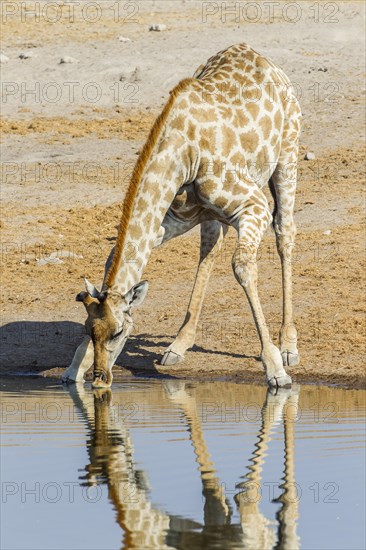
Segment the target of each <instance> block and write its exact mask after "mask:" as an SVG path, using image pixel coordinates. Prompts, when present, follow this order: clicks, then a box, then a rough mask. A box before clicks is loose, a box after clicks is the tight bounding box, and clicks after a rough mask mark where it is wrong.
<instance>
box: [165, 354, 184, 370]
mask: <svg viewBox="0 0 366 550" xmlns="http://www.w3.org/2000/svg"><path fill="white" fill-rule="evenodd" d="M182 361H184V357H183V356H182V355H179V353H175V351H172V350H168V351H166V352H165V353H164V355H163V357H162V358H161V361H160V365H164V366H166V367H170V366H171V365H176V364H177V363H182Z"/></svg>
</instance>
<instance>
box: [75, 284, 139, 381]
mask: <svg viewBox="0 0 366 550" xmlns="http://www.w3.org/2000/svg"><path fill="white" fill-rule="evenodd" d="M85 286H86V291H84V292H80V293H79V294H78V295H77V296H76V300H77V301H78V302H83V304H84V306H85V309H86V311H87V314H88V317H87V319H86V322H85V327H86V331H87V333H88V334H89V336H90V337H91V339H92V341H93V345H94V380H93V387H94V388H106V387H109V386H110V385H111V384H112V367H113V365H114V362H115V360H116V359H117V357H118V355H119V354H120V353H121V351H122V349H123V346H124V345H125V343H126V341H127V338H128V337H129V335H130V333H131V331H132V327H133V321H132V317H131V310H132V308H133V307H136V306H138V305H140V304H141V303H142V302H143V300H144V298H145V296H146V293H147V289H148V283H147V281H141V282H140V283H138V284H137V285H135V286H133V287H132V288H131V289H130V290H129V291H128V292H127V293H126V294H125V295H122V294H120V293H119V292H117V291H115V290H113V289H108V290H105V291H98V290H97V288H96V287H95V286H94V285H92V284H91V283H90V282H89V281H88V280H87V279H85Z"/></svg>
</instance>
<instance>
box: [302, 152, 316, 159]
mask: <svg viewBox="0 0 366 550" xmlns="http://www.w3.org/2000/svg"><path fill="white" fill-rule="evenodd" d="M304 159H305V160H315V159H316V156H315V155H314V153H310V151H308V152H307V153H305V156H304Z"/></svg>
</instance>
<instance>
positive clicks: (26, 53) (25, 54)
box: [19, 52, 34, 59]
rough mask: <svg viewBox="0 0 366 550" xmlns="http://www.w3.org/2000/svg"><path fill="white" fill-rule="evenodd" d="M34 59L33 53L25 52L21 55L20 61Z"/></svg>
mask: <svg viewBox="0 0 366 550" xmlns="http://www.w3.org/2000/svg"><path fill="white" fill-rule="evenodd" d="M32 57H34V53H33V52H24V53H21V54H20V55H19V59H31V58H32Z"/></svg>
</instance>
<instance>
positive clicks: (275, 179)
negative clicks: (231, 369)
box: [271, 150, 300, 366]
mask: <svg viewBox="0 0 366 550" xmlns="http://www.w3.org/2000/svg"><path fill="white" fill-rule="evenodd" d="M296 160H297V150H295V151H293V153H292V155H290V156H289V157H288V158H287V159H286V162H284V161H281V162H279V164H278V165H277V167H276V170H275V171H274V173H273V175H272V181H271V187H272V189H271V191H272V194H273V196H274V200H275V205H276V207H275V212H274V218H273V226H274V230H275V234H276V245H277V251H278V254H279V257H280V260H281V270H282V292H283V302H282V325H281V329H280V349H281V355H282V360H283V364H284V365H285V366H286V365H287V366H294V365H297V364H298V363H299V361H300V356H299V352H298V349H297V330H296V327H295V324H294V319H293V305H292V254H293V249H294V246H295V235H296V226H295V223H294V218H293V211H294V205H295V193H296Z"/></svg>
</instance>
